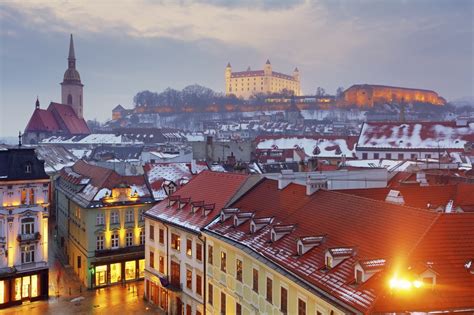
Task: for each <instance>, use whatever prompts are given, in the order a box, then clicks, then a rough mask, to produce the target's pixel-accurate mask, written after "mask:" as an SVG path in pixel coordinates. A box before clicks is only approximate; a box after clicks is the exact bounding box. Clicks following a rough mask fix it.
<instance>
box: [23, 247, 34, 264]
mask: <svg viewBox="0 0 474 315" xmlns="http://www.w3.org/2000/svg"><path fill="white" fill-rule="evenodd" d="M33 262H35V245H23V246H21V263H22V264H27V263H33Z"/></svg>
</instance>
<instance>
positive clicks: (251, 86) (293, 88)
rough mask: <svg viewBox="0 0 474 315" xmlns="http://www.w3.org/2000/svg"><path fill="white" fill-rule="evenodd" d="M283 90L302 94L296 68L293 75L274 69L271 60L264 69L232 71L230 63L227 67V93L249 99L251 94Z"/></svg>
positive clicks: (297, 94)
mask: <svg viewBox="0 0 474 315" xmlns="http://www.w3.org/2000/svg"><path fill="white" fill-rule="evenodd" d="M283 90H287V91H290V92H293V94H294V95H296V96H299V95H301V84H300V72H299V70H298V68H295V70H294V71H293V75H289V74H284V73H280V72H276V71H273V69H272V65H271V63H270V60H267V62H266V63H265V65H264V66H263V70H251V69H250V67H248V68H247V70H246V71H240V72H232V67H231V65H230V63H228V64H227V67H226V68H225V94H226V95H231V94H234V95H235V96H237V97H242V98H245V99H248V98H249V97H250V96H252V95H255V94H258V93H263V94H270V93H280V92H282V91H283Z"/></svg>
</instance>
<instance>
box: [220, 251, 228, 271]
mask: <svg viewBox="0 0 474 315" xmlns="http://www.w3.org/2000/svg"><path fill="white" fill-rule="evenodd" d="M221 270H222V271H223V272H227V254H226V253H225V252H222V251H221Z"/></svg>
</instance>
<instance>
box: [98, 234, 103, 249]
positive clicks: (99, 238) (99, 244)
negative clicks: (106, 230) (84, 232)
mask: <svg viewBox="0 0 474 315" xmlns="http://www.w3.org/2000/svg"><path fill="white" fill-rule="evenodd" d="M96 248H97V250H103V249H104V235H97V238H96Z"/></svg>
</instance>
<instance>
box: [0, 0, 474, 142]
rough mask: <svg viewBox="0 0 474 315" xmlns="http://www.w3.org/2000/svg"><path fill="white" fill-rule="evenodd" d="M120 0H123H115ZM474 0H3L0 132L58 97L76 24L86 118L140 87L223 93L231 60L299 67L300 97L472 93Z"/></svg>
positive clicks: (239, 65) (10, 130) (126, 99)
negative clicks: (392, 91)
mask: <svg viewBox="0 0 474 315" xmlns="http://www.w3.org/2000/svg"><path fill="white" fill-rule="evenodd" d="M118 3H119V4H118ZM473 11H474V1H471V0H466V1H461V0H460V1H457V0H449V1H437V0H427V1H406V0H401V1H396V0H391V1H388V0H387V1H362V0H361V1H289V0H288V1H285V0H278V1H256V0H246V1H224V0H210V1H205V0H201V1H185V0H182V1H152V0H134V1H112V0H107V1H92V0H91V1H78V0H74V1H53V0H50V1H36V0H23V1H2V2H1V3H0V23H1V24H0V81H1V86H0V136H12V135H16V134H18V131H19V130H22V131H23V130H24V128H25V126H26V124H27V122H28V119H29V118H30V116H31V113H32V112H33V109H34V103H35V100H36V96H37V95H38V96H39V99H40V102H41V106H42V107H43V108H45V107H47V106H48V104H49V102H51V101H57V102H60V101H61V99H60V85H59V83H60V82H61V81H62V78H63V74H64V71H65V70H66V67H67V53H68V45H69V34H70V33H73V35H74V42H75V51H76V58H77V69H78V71H79V73H80V75H81V79H82V83H83V84H84V85H85V86H84V116H85V118H86V119H94V118H97V119H98V120H99V121H105V120H107V119H110V117H111V110H112V108H113V107H115V106H116V105H117V104H122V105H123V106H124V107H131V106H132V99H133V96H134V95H135V94H136V93H137V92H138V91H141V90H145V89H148V90H151V91H161V90H163V89H165V88H166V87H173V88H176V89H181V88H183V87H185V86H186V85H190V84H195V83H197V84H200V85H204V86H207V87H210V88H212V89H214V90H216V91H221V92H222V91H223V90H224V68H225V65H226V64H227V62H230V63H231V64H232V67H233V70H234V71H238V70H245V69H246V68H247V67H248V66H251V67H252V68H253V69H259V68H262V67H263V64H264V63H265V61H266V59H267V58H268V59H270V60H271V62H272V66H273V69H274V70H275V71H279V72H283V73H291V71H292V70H293V69H294V67H295V66H297V67H298V68H299V69H300V73H301V81H302V89H303V93H304V94H314V92H315V90H316V87H318V86H321V87H324V88H325V89H326V91H327V92H328V93H330V94H334V93H335V91H336V89H337V87H338V86H343V87H344V88H348V87H349V86H351V85H352V84H357V83H373V84H384V85H395V86H403V87H416V88H425V89H432V90H435V91H437V92H438V93H439V94H440V95H441V96H443V97H445V98H446V99H448V100H453V99H457V98H461V97H465V96H470V97H472V96H473V95H474V82H473V73H474V60H473V59H474V57H473V56H474V51H473V45H474V44H473V38H474V31H473V29H474V25H473V23H474V22H473V20H474V19H473Z"/></svg>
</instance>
